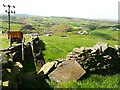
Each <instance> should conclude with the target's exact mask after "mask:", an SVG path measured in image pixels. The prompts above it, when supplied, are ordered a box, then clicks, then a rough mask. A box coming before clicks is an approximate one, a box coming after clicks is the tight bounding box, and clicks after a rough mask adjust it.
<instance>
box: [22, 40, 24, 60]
mask: <svg viewBox="0 0 120 90" xmlns="http://www.w3.org/2000/svg"><path fill="white" fill-rule="evenodd" d="M22 61H24V42H22Z"/></svg>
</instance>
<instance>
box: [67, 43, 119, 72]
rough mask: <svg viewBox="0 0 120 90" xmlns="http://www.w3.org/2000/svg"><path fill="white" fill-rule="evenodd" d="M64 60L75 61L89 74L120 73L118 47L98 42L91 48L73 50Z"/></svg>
mask: <svg viewBox="0 0 120 90" xmlns="http://www.w3.org/2000/svg"><path fill="white" fill-rule="evenodd" d="M65 60H76V61H77V62H78V63H79V64H80V65H81V66H82V67H83V68H84V69H85V70H86V71H87V72H90V73H98V74H114V73H117V72H119V71H120V67H119V64H120V46H119V45H115V46H114V47H112V46H110V45H109V44H107V43H103V42H98V43H97V44H96V45H95V46H93V47H80V48H74V49H73V51H72V52H70V53H69V54H68V55H67V56H66V58H65Z"/></svg>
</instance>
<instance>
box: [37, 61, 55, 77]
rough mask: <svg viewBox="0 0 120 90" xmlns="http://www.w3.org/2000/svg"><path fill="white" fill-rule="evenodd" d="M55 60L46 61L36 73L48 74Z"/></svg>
mask: <svg viewBox="0 0 120 90" xmlns="http://www.w3.org/2000/svg"><path fill="white" fill-rule="evenodd" d="M55 64H56V62H48V63H46V64H44V65H43V66H42V68H41V69H40V70H39V71H38V73H37V75H39V74H41V72H43V74H44V75H46V74H48V73H49V72H50V71H51V69H53V67H54V65H55Z"/></svg>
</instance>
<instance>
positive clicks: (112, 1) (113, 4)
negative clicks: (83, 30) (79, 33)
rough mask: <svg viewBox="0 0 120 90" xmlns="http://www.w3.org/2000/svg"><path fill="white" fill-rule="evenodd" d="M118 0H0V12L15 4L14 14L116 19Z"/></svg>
mask: <svg viewBox="0 0 120 90" xmlns="http://www.w3.org/2000/svg"><path fill="white" fill-rule="evenodd" d="M118 2H119V0H0V13H5V10H6V9H7V7H3V4H5V5H8V4H10V5H15V9H14V8H11V10H15V11H16V14H32V15H40V16H65V17H79V18H91V19H114V20H118Z"/></svg>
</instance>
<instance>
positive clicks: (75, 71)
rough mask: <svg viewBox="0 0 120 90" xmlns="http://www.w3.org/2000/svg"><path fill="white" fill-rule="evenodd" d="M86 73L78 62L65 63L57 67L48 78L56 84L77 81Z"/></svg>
mask: <svg viewBox="0 0 120 90" xmlns="http://www.w3.org/2000/svg"><path fill="white" fill-rule="evenodd" d="M85 73H86V71H85V70H84V69H83V68H82V67H81V66H80V65H79V64H78V62H77V61H69V60H68V61H65V62H63V63H62V64H61V65H60V66H59V67H57V68H56V69H55V70H54V71H53V72H51V73H50V74H49V75H48V76H49V78H50V79H51V80H54V81H55V82H59V83H60V82H68V81H77V80H78V79H79V78H80V77H82V76H83V75H84V74H85Z"/></svg>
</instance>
